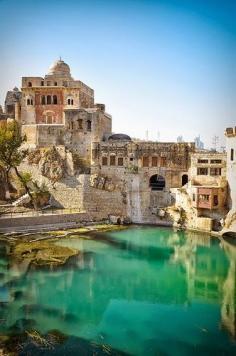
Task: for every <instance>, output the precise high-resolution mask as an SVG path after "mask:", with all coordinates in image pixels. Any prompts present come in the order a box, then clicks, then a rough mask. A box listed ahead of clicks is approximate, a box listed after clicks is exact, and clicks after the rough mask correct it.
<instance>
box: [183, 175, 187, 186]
mask: <svg viewBox="0 0 236 356" xmlns="http://www.w3.org/2000/svg"><path fill="white" fill-rule="evenodd" d="M187 183H188V175H187V174H183V175H182V186H184V185H185V184H187Z"/></svg>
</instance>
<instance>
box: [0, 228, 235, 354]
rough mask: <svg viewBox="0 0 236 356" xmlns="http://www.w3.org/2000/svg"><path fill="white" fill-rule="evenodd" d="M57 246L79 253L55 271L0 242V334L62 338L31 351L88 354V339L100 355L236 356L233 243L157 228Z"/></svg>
mask: <svg viewBox="0 0 236 356" xmlns="http://www.w3.org/2000/svg"><path fill="white" fill-rule="evenodd" d="M59 243H60V244H61V245H64V246H69V247H73V248H77V249H78V250H79V251H80V254H79V255H78V256H76V257H74V258H72V259H71V260H70V261H69V263H68V264H67V265H66V266H63V267H61V268H57V269H54V270H50V269H46V268H43V269H42V268H41V269H32V268H30V269H29V268H27V265H26V263H22V264H20V265H19V264H13V265H12V264H11V263H10V261H9V260H8V259H7V258H6V256H5V250H4V249H5V247H4V246H2V248H1V257H0V333H1V334H14V333H17V332H23V331H24V330H25V329H26V330H28V329H33V330H37V331H38V332H40V333H41V334H47V333H48V332H49V331H50V330H55V329H56V330H59V331H60V332H62V333H63V334H65V335H68V336H70V338H69V340H70V343H65V345H64V346H63V347H64V348H63V350H61V349H56V350H55V349H54V350H46V351H45V349H44V350H43V349H41V350H40V348H39V349H37V352H34V355H36V354H38V355H40V354H45V355H50V354H63V355H66V354H68V355H72V354H75V355H83V354H84V355H87V354H91V355H92V354H93V353H89V351H88V349H86V347H87V346H86V345H89V344H90V345H97V344H101V345H108V346H109V347H110V349H109V350H110V351H107V350H106V349H104V350H103V351H104V352H103V351H102V354H103V353H104V355H105V354H107V353H110V354H115V350H116V351H117V350H118V351H120V352H122V351H123V352H124V353H126V354H132V355H210V354H212V355H218V354H219V355H233V354H236V343H235V341H234V338H233V335H234V333H235V331H236V322H235V318H236V300H235V298H236V292H235V290H236V276H235V270H236V248H235V247H232V246H231V245H229V244H225V243H222V242H221V243H220V242H219V241H218V239H213V238H210V237H209V236H208V235H201V234H195V233H184V232H175V231H173V230H172V229H168V228H157V227H134V228H130V229H127V230H123V231H119V232H108V233H102V234H101V233H99V234H94V235H93V236H90V237H88V236H87V238H82V239H81V238H73V237H71V238H67V239H64V240H61V241H60V242H59ZM71 340H72V341H71ZM78 340H84V341H86V342H87V341H88V342H89V343H88V344H84V346H83V347H84V348H83V351H81V349H80V351H78V350H79V344H78ZM76 342H77V344H76ZM73 343H74V344H73ZM72 344H73V346H71V345H72ZM77 348H78V349H77ZM77 351H78V352H77ZM19 354H20V353H19ZM22 354H24V352H23V353H22ZM25 354H26V353H25ZM28 354H30V353H28ZM100 354H101V353H100Z"/></svg>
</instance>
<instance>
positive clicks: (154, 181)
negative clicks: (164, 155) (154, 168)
mask: <svg viewBox="0 0 236 356" xmlns="http://www.w3.org/2000/svg"><path fill="white" fill-rule="evenodd" d="M149 186H150V187H151V188H152V190H163V189H164V188H165V186H166V182H165V178H164V177H162V176H159V175H158V174H154V175H153V176H151V178H150V180H149Z"/></svg>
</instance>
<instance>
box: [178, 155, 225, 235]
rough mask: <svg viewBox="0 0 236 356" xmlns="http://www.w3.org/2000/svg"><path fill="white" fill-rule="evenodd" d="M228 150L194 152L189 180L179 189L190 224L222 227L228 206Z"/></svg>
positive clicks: (192, 226) (205, 228)
mask: <svg viewBox="0 0 236 356" xmlns="http://www.w3.org/2000/svg"><path fill="white" fill-rule="evenodd" d="M227 193H228V189H227V179H226V154H225V153H218V152H212V151H200V152H195V153H193V154H192V155H191V165H190V168H189V182H188V184H186V185H185V186H184V187H183V189H180V190H177V191H176V204H177V205H178V206H179V207H181V208H183V209H184V210H185V214H186V218H187V219H186V220H187V221H186V224H187V226H188V227H189V228H192V229H198V228H201V230H205V231H211V230H212V229H213V230H220V229H221V228H222V226H221V225H222V224H221V220H222V219H223V218H224V217H225V215H226V213H227V211H228V207H227Z"/></svg>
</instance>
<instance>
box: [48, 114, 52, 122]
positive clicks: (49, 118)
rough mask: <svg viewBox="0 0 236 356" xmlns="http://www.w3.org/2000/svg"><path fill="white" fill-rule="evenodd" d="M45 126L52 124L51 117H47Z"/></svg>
mask: <svg viewBox="0 0 236 356" xmlns="http://www.w3.org/2000/svg"><path fill="white" fill-rule="evenodd" d="M47 124H52V115H47Z"/></svg>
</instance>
